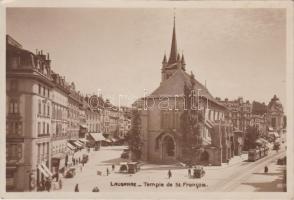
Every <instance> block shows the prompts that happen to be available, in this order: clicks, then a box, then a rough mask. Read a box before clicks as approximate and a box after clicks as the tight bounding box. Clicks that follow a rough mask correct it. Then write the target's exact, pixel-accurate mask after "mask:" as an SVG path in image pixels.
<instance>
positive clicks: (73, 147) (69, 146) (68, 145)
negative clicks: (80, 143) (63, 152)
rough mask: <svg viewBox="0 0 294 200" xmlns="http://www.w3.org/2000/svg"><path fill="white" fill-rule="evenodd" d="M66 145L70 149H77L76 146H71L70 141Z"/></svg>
mask: <svg viewBox="0 0 294 200" xmlns="http://www.w3.org/2000/svg"><path fill="white" fill-rule="evenodd" d="M67 147H68V148H69V149H70V150H72V151H74V150H76V149H77V148H76V147H75V146H73V145H72V144H71V143H67Z"/></svg>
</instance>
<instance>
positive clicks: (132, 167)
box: [128, 162, 141, 174]
mask: <svg viewBox="0 0 294 200" xmlns="http://www.w3.org/2000/svg"><path fill="white" fill-rule="evenodd" d="M140 167H141V163H139V162H129V163H128V173H129V174H135V173H136V172H138V171H139V170H140Z"/></svg>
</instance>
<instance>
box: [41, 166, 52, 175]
mask: <svg viewBox="0 0 294 200" xmlns="http://www.w3.org/2000/svg"><path fill="white" fill-rule="evenodd" d="M41 166H42V167H43V169H44V170H45V171H46V173H48V175H49V176H52V175H53V174H52V172H51V171H50V169H48V167H47V166H46V165H45V164H44V163H43V164H41Z"/></svg>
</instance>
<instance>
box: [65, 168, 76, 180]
mask: <svg viewBox="0 0 294 200" xmlns="http://www.w3.org/2000/svg"><path fill="white" fill-rule="evenodd" d="M75 175H76V169H75V168H74V167H71V168H70V169H69V170H67V171H66V172H65V178H73V177H74V176H75Z"/></svg>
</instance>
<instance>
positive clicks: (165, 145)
mask: <svg viewBox="0 0 294 200" xmlns="http://www.w3.org/2000/svg"><path fill="white" fill-rule="evenodd" d="M175 158H176V145H175V141H174V139H173V138H172V137H171V136H169V135H167V136H165V137H164V139H163V141H162V160H165V161H172V160H175Z"/></svg>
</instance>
